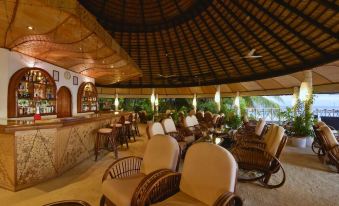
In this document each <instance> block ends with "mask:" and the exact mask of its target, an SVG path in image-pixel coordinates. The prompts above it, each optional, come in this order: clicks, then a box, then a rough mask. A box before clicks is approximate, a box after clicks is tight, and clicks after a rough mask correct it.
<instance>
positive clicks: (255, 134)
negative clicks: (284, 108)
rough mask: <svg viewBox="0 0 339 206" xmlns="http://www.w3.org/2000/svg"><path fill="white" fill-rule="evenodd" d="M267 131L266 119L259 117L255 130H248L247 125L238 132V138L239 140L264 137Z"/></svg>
mask: <svg viewBox="0 0 339 206" xmlns="http://www.w3.org/2000/svg"><path fill="white" fill-rule="evenodd" d="M266 131H267V125H266V121H265V119H261V118H260V119H259V121H258V122H257V125H256V126H255V128H254V131H253V130H248V129H247V128H246V127H245V128H243V129H240V130H239V131H238V132H237V134H236V139H237V141H238V142H241V141H244V140H248V139H262V137H263V135H264V134H265V133H266Z"/></svg>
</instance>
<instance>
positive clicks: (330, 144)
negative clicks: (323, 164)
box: [319, 125, 339, 173]
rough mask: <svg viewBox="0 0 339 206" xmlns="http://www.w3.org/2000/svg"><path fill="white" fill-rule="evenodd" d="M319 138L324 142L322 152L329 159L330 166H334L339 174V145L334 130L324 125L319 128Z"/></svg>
mask: <svg viewBox="0 0 339 206" xmlns="http://www.w3.org/2000/svg"><path fill="white" fill-rule="evenodd" d="M319 130H320V132H319V134H320V135H319V137H320V140H321V142H322V144H321V146H322V150H323V152H324V154H325V156H326V157H327V159H328V161H329V163H330V164H333V165H334V166H335V167H336V168H337V172H338V173H339V144H338V141H337V139H336V138H335V136H334V134H333V132H332V130H331V129H330V128H329V127H328V126H327V125H323V126H321V127H319Z"/></svg>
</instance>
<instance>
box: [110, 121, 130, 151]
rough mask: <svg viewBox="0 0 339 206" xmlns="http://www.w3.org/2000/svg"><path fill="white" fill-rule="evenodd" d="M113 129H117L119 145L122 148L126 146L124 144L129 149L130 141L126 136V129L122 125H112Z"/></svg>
mask: <svg viewBox="0 0 339 206" xmlns="http://www.w3.org/2000/svg"><path fill="white" fill-rule="evenodd" d="M110 127H111V128H115V130H116V139H117V140H119V143H120V145H121V146H123V145H124V143H125V144H126V147H127V149H128V141H127V138H126V136H125V134H124V127H123V125H122V124H120V123H112V124H111V125H110Z"/></svg>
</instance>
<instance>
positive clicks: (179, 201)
mask: <svg viewBox="0 0 339 206" xmlns="http://www.w3.org/2000/svg"><path fill="white" fill-rule="evenodd" d="M154 205H155V206H181V205H185V206H207V205H206V204H204V203H202V202H200V201H199V200H197V199H195V198H193V197H191V196H189V195H187V194H185V193H184V192H181V191H179V192H178V193H176V194H175V195H173V196H171V197H169V198H167V199H166V200H164V201H162V202H159V203H156V204H154Z"/></svg>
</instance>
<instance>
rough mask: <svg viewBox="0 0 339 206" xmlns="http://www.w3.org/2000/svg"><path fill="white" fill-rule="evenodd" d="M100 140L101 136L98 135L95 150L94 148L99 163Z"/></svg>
mask: <svg viewBox="0 0 339 206" xmlns="http://www.w3.org/2000/svg"><path fill="white" fill-rule="evenodd" d="M99 138H100V134H99V133H97V137H96V140H95V148H94V153H95V161H97V159H98V154H99Z"/></svg>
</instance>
